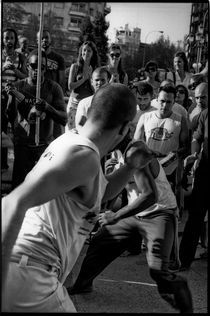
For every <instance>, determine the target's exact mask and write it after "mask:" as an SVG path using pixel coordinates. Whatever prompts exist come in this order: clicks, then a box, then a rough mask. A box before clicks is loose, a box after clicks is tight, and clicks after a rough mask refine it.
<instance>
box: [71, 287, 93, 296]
mask: <svg viewBox="0 0 210 316" xmlns="http://www.w3.org/2000/svg"><path fill="white" fill-rule="evenodd" d="M92 291H93V286H92V285H90V286H87V287H83V288H78V287H74V286H73V287H69V288H67V292H68V293H69V295H75V294H86V293H91V292H92Z"/></svg>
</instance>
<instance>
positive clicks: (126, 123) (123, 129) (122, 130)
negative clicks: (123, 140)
mask: <svg viewBox="0 0 210 316" xmlns="http://www.w3.org/2000/svg"><path fill="white" fill-rule="evenodd" d="M128 124H129V121H125V122H124V123H123V124H122V126H121V128H120V130H119V135H123V134H125V130H126V129H127V127H128Z"/></svg>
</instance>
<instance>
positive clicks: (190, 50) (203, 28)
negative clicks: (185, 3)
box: [185, 2, 209, 71]
mask: <svg viewBox="0 0 210 316" xmlns="http://www.w3.org/2000/svg"><path fill="white" fill-rule="evenodd" d="M208 25H209V2H205V3H204V2H201V3H200V2H199V3H192V8H191V18H190V29H189V35H188V36H187V38H186V43H185V51H186V55H187V57H188V61H189V64H190V66H192V65H193V64H199V66H200V65H202V66H204V65H205V63H206V60H207V59H208ZM198 68H199V67H198ZM196 71H198V69H196Z"/></svg>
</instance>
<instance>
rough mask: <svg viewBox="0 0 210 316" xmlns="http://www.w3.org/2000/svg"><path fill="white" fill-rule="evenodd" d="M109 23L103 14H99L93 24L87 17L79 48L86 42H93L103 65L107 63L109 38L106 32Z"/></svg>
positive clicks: (82, 28)
mask: <svg viewBox="0 0 210 316" xmlns="http://www.w3.org/2000/svg"><path fill="white" fill-rule="evenodd" d="M108 28H109V23H108V22H106V20H105V17H104V15H103V14H102V13H100V12H98V14H97V15H96V17H95V19H94V21H93V23H92V22H91V20H90V18H89V17H86V18H85V19H84V21H83V23H82V25H81V35H80V42H79V46H80V45H81V44H82V43H83V42H85V41H92V42H94V43H95V44H96V47H97V49H98V53H99V56H100V60H101V64H102V65H106V63H107V52H108V37H107V35H106V31H107V30H108Z"/></svg>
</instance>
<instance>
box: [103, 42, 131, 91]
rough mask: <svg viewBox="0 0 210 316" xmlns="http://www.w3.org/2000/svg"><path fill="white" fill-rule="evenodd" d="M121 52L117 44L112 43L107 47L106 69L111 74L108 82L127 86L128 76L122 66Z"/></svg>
mask: <svg viewBox="0 0 210 316" xmlns="http://www.w3.org/2000/svg"><path fill="white" fill-rule="evenodd" d="M121 55H122V52H121V48H120V46H119V45H118V44H115V43H112V44H111V45H110V47H109V54H108V65H107V68H108V70H109V72H110V73H111V79H110V82H120V83H123V84H125V85H126V86H127V85H128V75H127V73H126V72H125V70H124V69H123V66H122V56H121Z"/></svg>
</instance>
